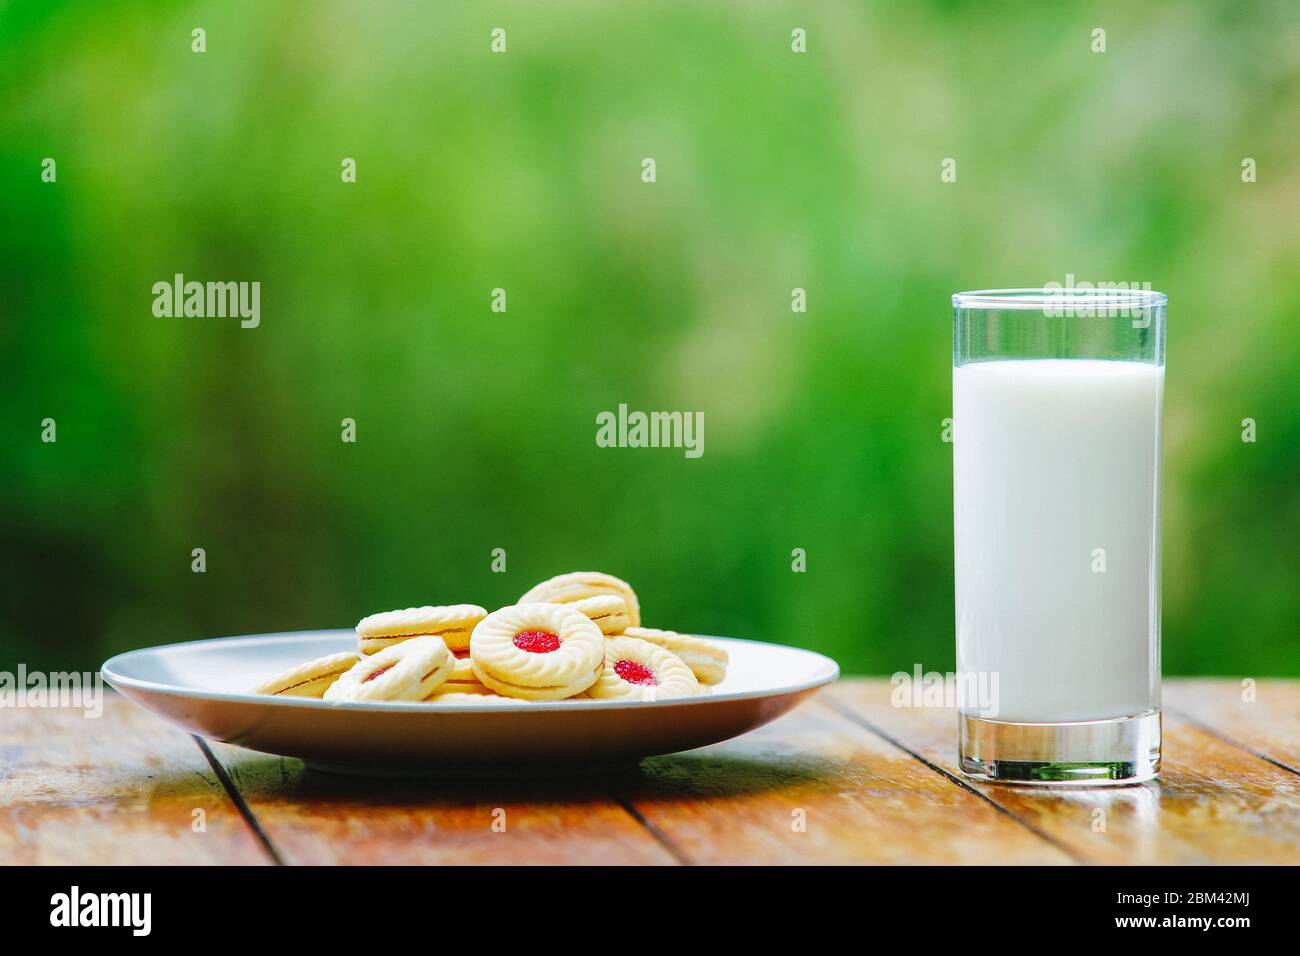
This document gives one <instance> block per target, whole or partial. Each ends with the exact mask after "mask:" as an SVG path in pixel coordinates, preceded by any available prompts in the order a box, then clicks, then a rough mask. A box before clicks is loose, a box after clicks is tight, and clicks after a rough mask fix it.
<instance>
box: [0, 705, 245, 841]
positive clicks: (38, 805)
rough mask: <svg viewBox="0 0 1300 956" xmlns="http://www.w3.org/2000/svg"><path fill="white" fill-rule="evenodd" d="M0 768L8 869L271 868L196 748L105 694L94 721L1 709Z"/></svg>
mask: <svg viewBox="0 0 1300 956" xmlns="http://www.w3.org/2000/svg"><path fill="white" fill-rule="evenodd" d="M0 760H2V761H3V770H2V771H0V773H2V775H0V859H3V860H4V862H5V863H10V864H24V865H31V864H68V865H83V864H119V863H126V864H143V863H160V864H188V863H266V862H269V860H270V857H269V856H268V854H267V853H266V851H265V849H264V848H263V846H262V844H261V843H260V842H259V841H258V840H257V839H256V837H255V835H254V833H253V831H252V829H251V828H250V827H249V826H248V824H247V823H246V822H245V820H244V819H243V817H241V815H240V813H239V811H238V809H237V808H236V806H235V805H234V803H232V801H231V799H230V796H229V795H228V794H227V792H226V791H225V789H224V788H223V787H222V785H221V783H220V782H219V780H218V779H217V776H216V774H215V773H214V772H213V770H212V767H211V766H210V765H209V764H208V762H207V761H206V760H205V759H204V756H203V753H202V752H201V751H200V750H199V748H198V747H197V746H196V744H195V742H194V740H193V738H191V737H190V736H189V735H188V734H186V733H184V732H183V731H180V730H177V729H175V728H173V727H171V726H169V725H167V724H165V723H163V722H162V721H161V720H159V719H158V718H157V717H154V716H153V715H152V714H149V713H147V712H145V711H143V710H141V709H140V708H139V707H136V706H135V705H134V704H132V703H130V702H129V701H126V700H124V699H122V698H121V697H119V696H117V694H115V693H112V692H111V691H105V695H104V711H103V714H102V716H100V717H98V718H90V717H87V716H85V715H84V714H83V712H82V711H81V710H77V709H26V708H10V707H6V708H5V709H4V710H3V711H0ZM195 811H202V818H203V826H204V827H205V829H204V830H202V831H201V832H196V829H195V825H196V819H197V818H196V815H195Z"/></svg>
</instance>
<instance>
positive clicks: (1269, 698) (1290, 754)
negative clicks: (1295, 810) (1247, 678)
mask: <svg viewBox="0 0 1300 956" xmlns="http://www.w3.org/2000/svg"><path fill="white" fill-rule="evenodd" d="M1164 703H1165V708H1166V710H1167V711H1169V712H1170V713H1173V714H1175V715H1177V716H1180V717H1183V718H1184V719H1186V720H1188V721H1189V722H1191V723H1195V724H1196V725H1197V726H1198V727H1200V728H1201V729H1202V730H1204V731H1206V732H1207V733H1209V734H1211V735H1212V736H1216V737H1221V738H1223V739H1224V740H1227V741H1229V742H1231V743H1234V744H1236V745H1237V746H1240V747H1242V748H1243V749H1247V750H1250V751H1251V752H1253V753H1256V754H1258V755H1260V756H1263V757H1265V758H1266V759H1268V760H1272V761H1274V762H1275V763H1277V764H1279V765H1281V766H1283V767H1285V768H1286V769H1288V770H1290V771H1292V772H1293V773H1300V681H1286V680H1262V681H1258V682H1257V683H1256V684H1255V686H1254V687H1253V688H1250V691H1249V692H1248V691H1247V689H1246V688H1244V687H1243V686H1242V684H1241V682H1240V681H1237V680H1179V681H1170V682H1169V683H1168V684H1167V685H1166V686H1165V691H1164Z"/></svg>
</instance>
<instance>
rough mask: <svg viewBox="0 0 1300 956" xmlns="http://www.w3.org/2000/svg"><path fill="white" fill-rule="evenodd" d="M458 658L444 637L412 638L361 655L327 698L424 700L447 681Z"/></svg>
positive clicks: (337, 699)
mask: <svg viewBox="0 0 1300 956" xmlns="http://www.w3.org/2000/svg"><path fill="white" fill-rule="evenodd" d="M455 661H456V658H454V657H453V656H452V653H451V651H449V650H447V645H446V643H445V642H444V641H443V639H442V638H441V637H433V636H432V635H430V636H426V637H412V638H410V639H408V640H405V641H402V643H400V644H393V645H392V646H390V647H385V648H384V649H383V650H382V651H378V652H376V653H374V654H371V655H369V656H368V657H363V658H361V660H359V661H357V663H356V665H355V666H354V667H353V668H352V669H351V670H349V671H348V672H347V673H346V674H344V675H343V676H342V677H340V678H339V679H338V680H337V681H335V682H334V683H333V684H331V685H330V688H329V690H327V691H326V692H325V699H326V700H334V701H363V700H424V699H425V698H426V697H428V696H429V695H430V694H432V693H433V692H434V691H435V690H437V689H438V688H439V687H440V686H442V684H443V683H445V682H446V680H447V677H448V676H449V675H450V674H451V670H452V668H453V667H454V666H455Z"/></svg>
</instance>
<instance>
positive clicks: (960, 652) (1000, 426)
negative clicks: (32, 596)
mask: <svg viewBox="0 0 1300 956" xmlns="http://www.w3.org/2000/svg"><path fill="white" fill-rule="evenodd" d="M952 391H953V456H954V457H953V489H954V495H953V507H954V519H955V531H956V577H957V669H958V670H959V671H962V672H966V671H989V672H996V673H997V674H998V684H997V688H998V704H999V710H998V714H997V716H996V718H994V719H997V720H1010V721H1031V722H1056V721H1071V720H1095V719H1104V718H1111V717H1127V716H1131V715H1133V714H1139V713H1142V712H1144V711H1148V710H1151V709H1152V708H1156V707H1159V705H1160V544H1159V539H1158V529H1157V517H1158V515H1159V506H1160V505H1159V490H1158V489H1159V477H1160V408H1161V401H1162V398H1163V393H1164V369H1162V368H1159V367H1157V366H1154V365H1145V364H1141V363H1138V362H1107V361H1097V360H1085V359H1042V360H1037V359H1035V360H1023V361H1015V360H1009V361H994V362H976V363H973V364H969V365H964V366H962V367H960V368H956V369H954V370H953V377H952ZM1096 549H1104V562H1105V565H1104V567H1105V571H1104V572H1102V571H1098V570H1095V568H1099V567H1101V563H1100V562H1101V560H1102V556H1101V553H1100V552H1097V551H1096ZM967 710H968V711H969V712H971V713H975V711H974V710H973V709H971V708H967Z"/></svg>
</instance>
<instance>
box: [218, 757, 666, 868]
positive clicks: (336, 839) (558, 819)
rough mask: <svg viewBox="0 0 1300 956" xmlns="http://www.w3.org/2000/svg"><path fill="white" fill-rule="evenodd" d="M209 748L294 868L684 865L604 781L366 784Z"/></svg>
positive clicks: (288, 762)
mask: <svg viewBox="0 0 1300 956" xmlns="http://www.w3.org/2000/svg"><path fill="white" fill-rule="evenodd" d="M210 746H211V747H212V750H213V753H214V754H216V756H217V759H218V760H220V761H221V762H222V764H223V765H224V766H225V768H226V769H227V772H228V773H229V775H230V778H231V780H232V781H233V783H234V785H235V786H236V787H237V788H238V791H239V793H240V794H241V796H242V799H243V800H244V801H245V802H246V804H247V805H248V807H249V808H250V809H251V811H252V812H253V813H254V815H255V816H256V818H257V820H258V823H259V825H260V827H261V828H262V830H263V832H264V833H265V834H266V835H267V837H268V838H269V839H270V841H271V842H272V843H273V845H274V846H275V847H276V849H277V851H278V852H279V854H280V856H281V857H282V858H283V860H284V862H286V863H304V864H320V863H342V864H380V863H389V864H435V865H447V864H495V863H502V864H524V863H526V864H583V863H601V864H663V863H673V862H675V861H674V858H673V855H672V853H671V852H670V851H669V850H668V849H667V848H665V847H664V846H663V845H662V844H661V843H660V842H659V841H658V840H656V839H655V837H654V835H653V834H652V833H651V832H650V831H648V830H647V829H646V828H645V827H644V826H642V825H641V824H640V823H639V822H638V821H637V820H636V818H635V817H634V816H633V815H632V814H630V813H629V812H628V811H627V809H626V808H625V807H623V806H620V805H619V804H618V803H616V802H615V801H613V800H611V799H610V797H609V787H608V782H607V778H604V777H592V778H575V779H558V780H473V781H456V780H447V781H437V780H393V779H389V780H384V779H365V778H358V777H344V776H334V775H330V774H325V773H320V772H318V771H315V770H308V769H307V768H305V767H304V766H303V764H302V762H301V761H299V760H295V759H292V758H282V757H270V756H265V755H262V754H255V753H251V752H250V751H246V750H240V749H239V748H236V747H231V746H227V745H224V744H211V745H210ZM502 820H504V824H505V827H504V830H503V831H502V830H501V829H500V821H502ZM494 823H496V824H497V828H495V829H494V826H493V825H494Z"/></svg>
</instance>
